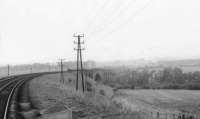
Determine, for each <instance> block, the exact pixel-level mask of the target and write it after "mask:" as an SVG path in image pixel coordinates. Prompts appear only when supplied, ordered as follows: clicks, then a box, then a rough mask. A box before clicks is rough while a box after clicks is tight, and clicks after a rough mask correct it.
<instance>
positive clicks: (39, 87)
mask: <svg viewBox="0 0 200 119" xmlns="http://www.w3.org/2000/svg"><path fill="white" fill-rule="evenodd" d="M59 79H60V75H59V74H51V75H45V76H42V77H39V78H37V79H35V80H33V81H32V82H31V87H30V91H31V94H32V96H31V98H32V102H33V103H34V105H35V106H36V108H39V109H41V110H47V112H48V110H49V109H50V110H52V109H51V107H52V105H58V104H60V103H62V104H63V105H66V106H67V107H69V108H71V109H72V110H73V116H74V118H73V119H84V118H85V119H90V118H91V119H95V118H99V117H101V118H104V119H122V118H123V119H143V118H144V116H145V115H144V114H141V113H140V112H130V111H127V110H123V108H122V106H121V105H120V104H117V103H115V102H114V101H112V99H111V97H113V91H112V88H110V87H108V86H105V85H103V84H98V83H96V82H94V81H93V80H91V79H88V82H89V84H91V85H92V90H91V91H90V92H87V93H84V94H83V93H82V91H76V90H75V79H76V78H75V75H74V74H73V73H66V74H65V84H61V83H60V80H59ZM79 88H80V89H81V85H79ZM57 107H58V106H57Z"/></svg>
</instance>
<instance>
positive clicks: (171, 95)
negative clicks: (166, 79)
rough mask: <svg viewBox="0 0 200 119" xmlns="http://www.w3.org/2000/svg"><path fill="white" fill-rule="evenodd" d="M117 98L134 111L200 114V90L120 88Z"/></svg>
mask: <svg viewBox="0 0 200 119" xmlns="http://www.w3.org/2000/svg"><path fill="white" fill-rule="evenodd" d="M117 93H118V96H116V97H117V98H116V100H118V101H121V102H122V103H123V104H124V106H125V107H126V108H129V109H131V110H133V111H139V110H146V111H160V112H177V111H180V112H188V113H193V114H197V115H199V114H200V91H191V90H119V91H118V92H117Z"/></svg>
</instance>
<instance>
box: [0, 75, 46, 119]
mask: <svg viewBox="0 0 200 119" xmlns="http://www.w3.org/2000/svg"><path fill="white" fill-rule="evenodd" d="M41 75H42V74H27V75H20V76H14V77H11V78H5V80H2V81H0V119H18V118H17V113H16V98H17V95H18V89H19V88H20V87H21V86H22V85H23V84H24V83H25V82H26V81H28V80H31V79H33V78H35V77H38V76H41Z"/></svg>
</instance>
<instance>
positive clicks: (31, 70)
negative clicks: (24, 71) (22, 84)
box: [30, 66, 33, 74]
mask: <svg viewBox="0 0 200 119" xmlns="http://www.w3.org/2000/svg"><path fill="white" fill-rule="evenodd" d="M30 73H31V74H32V73H33V68H32V66H31V67H30Z"/></svg>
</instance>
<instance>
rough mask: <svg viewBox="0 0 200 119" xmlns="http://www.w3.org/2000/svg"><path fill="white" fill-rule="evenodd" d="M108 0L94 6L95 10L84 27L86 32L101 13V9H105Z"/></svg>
mask: <svg viewBox="0 0 200 119" xmlns="http://www.w3.org/2000/svg"><path fill="white" fill-rule="evenodd" d="M109 1H110V0H105V1H104V2H103V3H102V4H101V5H100V6H99V7H96V8H97V11H96V12H95V13H94V14H93V15H92V16H91V19H90V20H89V22H88V23H87V26H86V27H85V30H86V31H85V32H86V33H88V32H89V30H90V29H91V27H92V26H93V25H94V24H95V22H96V20H97V18H98V16H99V14H100V13H101V11H102V10H103V9H105V7H106V6H107V4H108V2H109ZM91 11H92V12H94V10H91ZM88 18H89V16H88Z"/></svg>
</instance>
